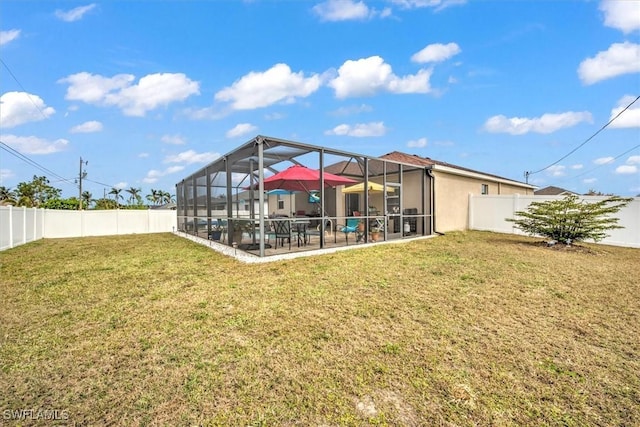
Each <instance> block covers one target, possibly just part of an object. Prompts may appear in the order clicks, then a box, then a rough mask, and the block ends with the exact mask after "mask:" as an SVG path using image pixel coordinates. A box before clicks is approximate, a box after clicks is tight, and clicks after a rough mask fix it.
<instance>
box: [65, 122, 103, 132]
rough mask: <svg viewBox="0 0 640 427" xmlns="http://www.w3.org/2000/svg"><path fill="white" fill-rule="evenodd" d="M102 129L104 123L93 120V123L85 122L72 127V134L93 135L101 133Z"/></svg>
mask: <svg viewBox="0 0 640 427" xmlns="http://www.w3.org/2000/svg"><path fill="white" fill-rule="evenodd" d="M102 128H103V126H102V123H100V122H98V121H95V120H91V121H88V122H84V123H82V124H79V125H77V126H74V127H72V128H71V131H70V132H71V133H93V132H100V131H101V130H102Z"/></svg>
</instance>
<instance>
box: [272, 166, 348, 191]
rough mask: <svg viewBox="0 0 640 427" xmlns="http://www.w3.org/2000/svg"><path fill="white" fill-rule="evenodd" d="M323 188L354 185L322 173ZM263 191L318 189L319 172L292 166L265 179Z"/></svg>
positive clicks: (340, 177)
mask: <svg viewBox="0 0 640 427" xmlns="http://www.w3.org/2000/svg"><path fill="white" fill-rule="evenodd" d="M323 175H324V186H325V187H335V186H336V185H347V184H354V183H356V182H357V181H354V180H353V179H350V178H345V177H342V176H339V175H334V174H332V173H329V172H324V174H323ZM264 189H265V190H267V191H268V190H276V189H281V190H289V191H306V192H308V191H310V190H319V189H320V171H319V170H317V169H309V168H308V167H305V166H300V165H293V166H290V167H288V168H287V169H285V170H283V171H282V172H278V173H277V174H275V175H273V176H270V177H269V178H265V180H264Z"/></svg>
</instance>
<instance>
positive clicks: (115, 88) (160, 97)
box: [58, 72, 200, 117]
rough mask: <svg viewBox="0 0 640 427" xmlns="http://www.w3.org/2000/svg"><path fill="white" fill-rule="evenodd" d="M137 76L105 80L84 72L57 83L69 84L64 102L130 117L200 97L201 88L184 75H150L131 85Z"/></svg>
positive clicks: (123, 75) (114, 77) (122, 75)
mask: <svg viewBox="0 0 640 427" xmlns="http://www.w3.org/2000/svg"><path fill="white" fill-rule="evenodd" d="M134 79H135V76H133V75H131V74H118V75H115V76H113V77H104V76H101V75H93V74H90V73H86V72H82V73H77V74H72V75H70V76H68V77H65V78H63V79H60V80H58V83H68V84H69V87H68V88H67V93H66V96H65V99H68V100H70V101H82V102H86V103H88V104H95V105H101V106H115V107H118V108H120V109H121V110H122V112H123V113H124V114H125V115H127V116H138V117H141V116H144V115H145V114H146V113H147V111H151V110H154V109H156V108H158V107H161V106H167V105H169V104H171V103H172V102H177V101H184V100H185V99H187V98H188V97H189V96H191V95H194V94H195V95H198V94H200V84H199V83H198V82H195V81H193V80H191V79H189V78H188V77H187V76H186V75H184V74H182V73H156V74H149V75H146V76H144V77H142V78H141V79H140V81H139V82H138V84H132V82H133V81H134Z"/></svg>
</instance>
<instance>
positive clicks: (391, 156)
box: [380, 151, 535, 189]
mask: <svg viewBox="0 0 640 427" xmlns="http://www.w3.org/2000/svg"><path fill="white" fill-rule="evenodd" d="M380 158H381V159H386V160H394V161H397V162H402V163H409V164H413V165H417V166H425V167H429V168H430V169H433V170H435V171H442V172H448V173H453V174H458V175H466V176H473V177H476V178H485V179H491V180H494V181H501V182H507V183H510V184H514V185H519V186H522V187H527V188H531V189H533V188H535V186H533V185H530V184H526V183H524V182H520V181H515V180H513V179H509V178H504V177H502V176H498V175H493V174H490V173H486V172H480V171H476V170H473V169H469V168H465V167H462V166H458V165H454V164H451V163H447V162H443V161H440V160H434V159H430V158H429V157H420V156H418V155H416V154H407V153H402V152H400V151H392V152H391V153H388V154H385V155H384V156H380Z"/></svg>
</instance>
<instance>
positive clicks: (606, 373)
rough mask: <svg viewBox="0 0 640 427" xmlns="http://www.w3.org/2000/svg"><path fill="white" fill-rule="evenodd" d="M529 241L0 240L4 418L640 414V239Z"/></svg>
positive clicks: (394, 419) (561, 422)
mask: <svg viewBox="0 0 640 427" xmlns="http://www.w3.org/2000/svg"><path fill="white" fill-rule="evenodd" d="M535 242H536V240H534V239H529V238H526V237H520V236H509V235H501V234H492V233H482V232H466V233H452V234H447V235H446V236H441V237H437V238H433V239H428V240H418V241H412V242H407V243H403V244H394V245H380V246H373V247H372V246H369V247H363V248H361V249H357V250H353V251H347V252H340V253H336V254H329V255H322V256H317V257H306V258H299V259H295V260H289V261H279V262H274V263H267V264H257V265H246V264H241V263H239V262H237V261H236V260H234V259H231V258H227V257H224V256H222V255H220V254H218V253H216V252H214V251H211V250H210V249H208V248H206V247H204V246H200V245H197V244H195V243H192V242H190V241H187V240H185V239H181V238H179V237H177V236H174V235H171V234H159V235H137V236H125V237H106V238H103V237H101V238H83V239H59V240H44V241H38V242H35V243H31V244H28V245H24V246H20V247H18V248H14V249H11V250H8V251H5V252H2V253H0V262H1V267H0V268H1V269H0V277H1V279H2V280H1V290H2V292H1V295H2V302H3V304H2V309H1V310H0V411H1V412H2V413H0V418H2V417H4V419H3V420H2V421H1V422H0V424H2V422H5V423H7V422H10V421H9V418H10V417H11V416H12V415H10V413H9V412H7V411H10V410H21V409H35V410H49V411H54V410H58V411H65V412H64V413H63V414H64V415H65V416H66V417H68V419H67V420H66V421H65V422H67V423H69V424H71V425H73V424H77V425H95V424H108V423H110V424H112V425H195V424H202V425H225V426H226V425H232V426H236V425H237V426H254V425H255V426H259V425H265V426H272V425H273V426H294V425H300V426H307V425H316V426H342V425H346V426H362V425H390V426H403V425H404V426H423V425H426V426H431V425H436V426H437V425H444V426H454V425H459V426H473V425H482V426H487V425H496V426H509V425H513V426H521V425H551V426H556V425H557V426H584V425H589V426H592V425H603V426H604V425H606V426H610V425H624V426H631V425H640V339H639V337H640V283H639V282H640V280H639V278H640V250H638V249H630V248H615V247H610V246H595V245H584V246H583V250H579V251H563V250H551V249H547V248H544V247H541V246H539V245H536V244H534V243H535ZM30 423H31V421H29V423H28V425H30ZM36 424H37V423H36ZM42 425H50V422H47V421H42Z"/></svg>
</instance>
